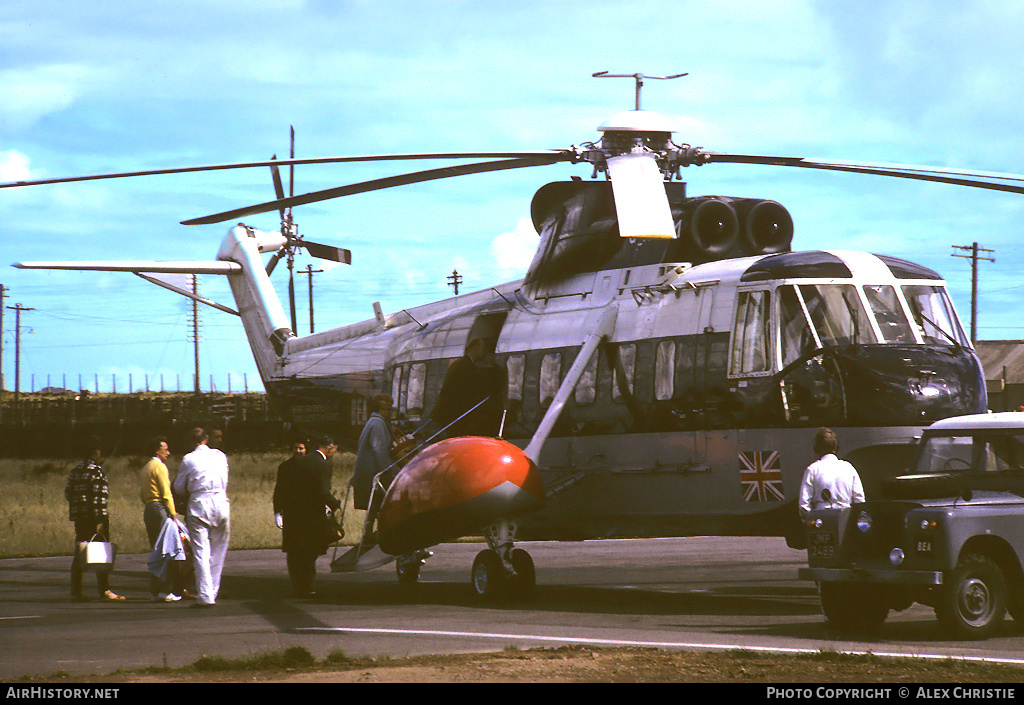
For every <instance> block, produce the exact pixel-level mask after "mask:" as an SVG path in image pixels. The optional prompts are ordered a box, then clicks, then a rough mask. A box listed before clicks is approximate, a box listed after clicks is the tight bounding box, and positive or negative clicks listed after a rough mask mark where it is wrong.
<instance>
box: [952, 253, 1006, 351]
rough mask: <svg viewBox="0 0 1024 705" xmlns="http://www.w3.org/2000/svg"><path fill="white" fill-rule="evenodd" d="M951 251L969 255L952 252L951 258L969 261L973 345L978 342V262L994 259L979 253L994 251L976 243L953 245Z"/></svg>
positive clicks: (993, 260) (992, 260)
mask: <svg viewBox="0 0 1024 705" xmlns="http://www.w3.org/2000/svg"><path fill="white" fill-rule="evenodd" d="M953 249H956V250H967V251H969V252H970V253H971V254H969V255H958V254H956V253H955V252H954V253H953V255H952V256H953V257H963V258H964V259H970V260H971V344H974V343H976V342H977V341H978V260H979V259H983V260H986V261H988V262H995V261H996V259H995V257H981V256H979V255H978V253H979V252H993V251H994V250H986V249H985V248H984V247H979V246H978V243H976V242H974V243H971V244H970V245H953Z"/></svg>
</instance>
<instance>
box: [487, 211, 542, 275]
mask: <svg viewBox="0 0 1024 705" xmlns="http://www.w3.org/2000/svg"><path fill="white" fill-rule="evenodd" d="M539 242H540V236H539V235H537V231H536V230H535V229H534V227H533V223H532V222H531V221H530V219H529V218H520V219H519V222H518V223H516V227H515V228H514V229H513V230H511V231H510V232H507V233H502V234H500V235H498V236H497V237H495V238H494V240H492V241H491V252H492V253H493V254H494V259H495V261H496V262H497V269H498V271H499V272H501V274H502V275H503V276H507V277H521V276H523V275H524V274H526V269H527V267H529V266H530V262H531V261H532V260H533V254H534V252H536V251H537V245H538V244H539Z"/></svg>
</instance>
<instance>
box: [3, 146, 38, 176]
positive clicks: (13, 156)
mask: <svg viewBox="0 0 1024 705" xmlns="http://www.w3.org/2000/svg"><path fill="white" fill-rule="evenodd" d="M30 176H31V171H30V170H29V166H28V157H27V156H25V155H24V154H22V153H21V152H17V151H15V150H13V149H10V150H8V151H6V152H0V181H27V180H28V179H29V178H30Z"/></svg>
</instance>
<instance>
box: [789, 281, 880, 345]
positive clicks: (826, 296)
mask: <svg viewBox="0 0 1024 705" xmlns="http://www.w3.org/2000/svg"><path fill="white" fill-rule="evenodd" d="M798 290H799V292H800V295H801V296H802V297H803V300H804V304H805V306H806V307H807V312H808V313H809V314H810V316H811V323H812V324H813V325H814V330H815V331H816V332H817V334H818V340H819V341H821V345H822V346H823V347H829V346H832V345H849V344H850V343H862V344H866V343H874V342H876V341H875V334H874V331H873V330H872V329H871V324H870V323H869V322H868V318H867V314H866V313H865V311H864V306H863V304H861V301H860V297H859V296H858V295H857V289H856V287H854V286H853V285H852V284H838V285H836V284H801V285H799V287H798Z"/></svg>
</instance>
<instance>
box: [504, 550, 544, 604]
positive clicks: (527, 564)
mask: <svg viewBox="0 0 1024 705" xmlns="http://www.w3.org/2000/svg"><path fill="white" fill-rule="evenodd" d="M510 560H511V561H512V569H513V570H514V571H515V573H514V574H513V575H511V576H510V577H509V579H508V594H509V597H510V598H512V599H514V600H527V599H529V598H530V597H532V596H533V591H534V588H536V587H537V570H536V568H534V565H533V558H532V557H531V556H530V554H529V553H527V552H526V551H524V550H523V549H521V548H514V549H512V555H511V556H510Z"/></svg>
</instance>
